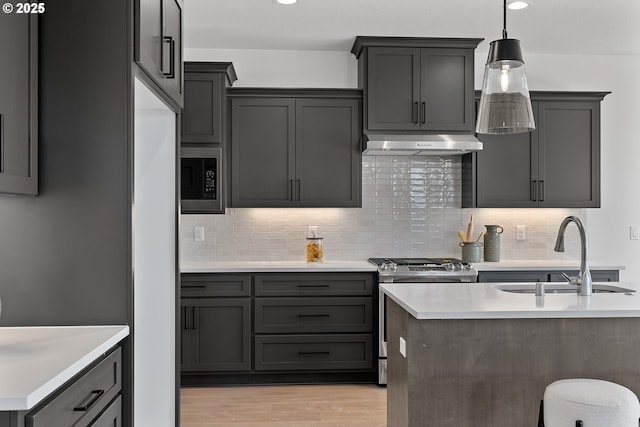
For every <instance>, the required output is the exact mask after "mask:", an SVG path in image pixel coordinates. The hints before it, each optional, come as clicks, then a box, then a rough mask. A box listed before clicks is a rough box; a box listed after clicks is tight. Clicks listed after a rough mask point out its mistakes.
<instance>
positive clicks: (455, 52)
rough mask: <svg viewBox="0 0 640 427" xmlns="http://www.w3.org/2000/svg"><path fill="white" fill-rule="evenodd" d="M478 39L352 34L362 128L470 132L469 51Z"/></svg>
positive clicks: (471, 65) (471, 67)
mask: <svg viewBox="0 0 640 427" xmlns="http://www.w3.org/2000/svg"><path fill="white" fill-rule="evenodd" d="M481 40H482V39H440V38H404V37H395V38H392V37H357V38H356V42H355V44H354V46H353V48H352V50H351V52H352V53H353V54H354V55H356V57H357V58H358V67H359V70H358V82H359V86H360V87H361V88H362V89H364V90H365V97H364V101H365V105H366V107H365V109H364V111H365V117H364V124H365V131H372V132H384V131H421V132H430V133H431V132H433V133H436V132H460V133H471V132H472V131H473V126H474V115H473V98H474V94H473V84H474V80H473V71H474V50H475V48H476V46H477V45H478V43H479V42H480V41H481Z"/></svg>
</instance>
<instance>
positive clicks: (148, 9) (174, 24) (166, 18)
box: [135, 0, 184, 106]
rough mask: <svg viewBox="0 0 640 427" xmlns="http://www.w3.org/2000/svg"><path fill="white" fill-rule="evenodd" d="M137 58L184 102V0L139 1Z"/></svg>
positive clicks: (166, 90) (173, 96)
mask: <svg viewBox="0 0 640 427" xmlns="http://www.w3.org/2000/svg"><path fill="white" fill-rule="evenodd" d="M135 5H136V8H135V12H136V31H135V38H136V43H135V60H136V62H137V63H138V64H139V65H140V67H141V68H142V69H143V70H144V71H145V72H146V73H147V74H148V75H149V77H151V78H152V79H153V80H154V81H155V82H156V83H157V84H158V85H159V86H160V87H161V88H162V89H163V90H164V91H165V92H166V93H167V94H168V95H169V96H170V97H171V98H172V99H173V100H174V101H175V102H176V103H177V104H178V105H179V106H182V104H183V97H184V95H183V92H184V84H183V66H182V48H183V46H182V18H183V17H182V7H183V2H182V0H136V3H135Z"/></svg>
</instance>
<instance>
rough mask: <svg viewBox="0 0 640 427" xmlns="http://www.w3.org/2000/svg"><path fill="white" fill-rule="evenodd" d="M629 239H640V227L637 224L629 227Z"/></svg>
mask: <svg viewBox="0 0 640 427" xmlns="http://www.w3.org/2000/svg"><path fill="white" fill-rule="evenodd" d="M629 240H640V227H638V226H637V225H632V226H631V227H629Z"/></svg>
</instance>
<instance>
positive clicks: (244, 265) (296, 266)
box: [180, 261, 378, 273]
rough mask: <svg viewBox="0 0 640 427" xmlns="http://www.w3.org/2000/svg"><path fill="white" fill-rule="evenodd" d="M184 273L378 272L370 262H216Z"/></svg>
mask: <svg viewBox="0 0 640 427" xmlns="http://www.w3.org/2000/svg"><path fill="white" fill-rule="evenodd" d="M180 271H181V272H182V273H245V272H255V273H290V272H301V273H302V272H318V271H320V272H341V271H356V272H357V271H378V268H377V267H376V266H375V265H373V264H371V263H370V262H368V261H324V262H305V261H216V262H206V263H202V262H201V263H193V264H183V265H181V266H180Z"/></svg>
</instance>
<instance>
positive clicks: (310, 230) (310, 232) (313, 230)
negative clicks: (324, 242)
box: [307, 225, 318, 237]
mask: <svg viewBox="0 0 640 427" xmlns="http://www.w3.org/2000/svg"><path fill="white" fill-rule="evenodd" d="M314 236H315V237H318V226H317V225H310V226H308V227H307V237H314Z"/></svg>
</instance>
